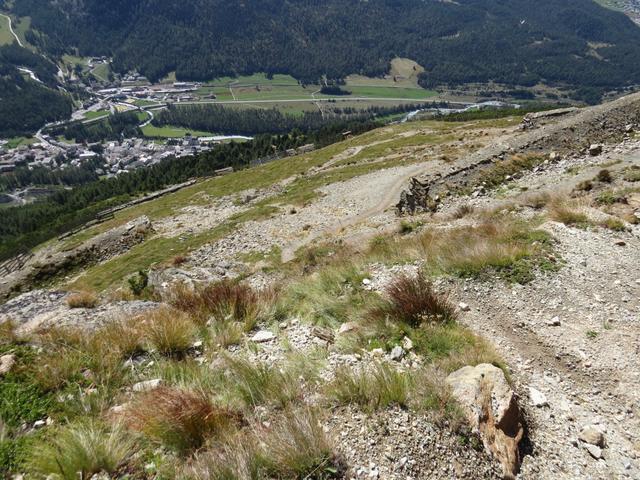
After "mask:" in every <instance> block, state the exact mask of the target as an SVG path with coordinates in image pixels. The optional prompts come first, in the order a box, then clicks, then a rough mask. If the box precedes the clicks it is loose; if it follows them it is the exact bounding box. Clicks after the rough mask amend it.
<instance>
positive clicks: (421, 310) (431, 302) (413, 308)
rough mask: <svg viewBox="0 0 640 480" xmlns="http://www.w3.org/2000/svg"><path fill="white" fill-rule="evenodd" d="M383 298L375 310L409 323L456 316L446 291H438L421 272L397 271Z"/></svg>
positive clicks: (419, 323)
mask: <svg viewBox="0 0 640 480" xmlns="http://www.w3.org/2000/svg"><path fill="white" fill-rule="evenodd" d="M386 297H387V298H386V301H385V302H384V304H383V305H381V306H380V307H378V308H377V309H376V310H375V311H374V314H376V316H379V317H390V318H392V319H394V320H397V321H401V322H404V323H406V324H408V325H410V326H412V327H418V326H420V325H422V324H423V323H425V322H436V323H443V324H444V323H449V322H453V321H455V320H456V317H457V314H456V309H455V306H454V305H453V304H452V303H451V302H450V301H449V298H448V296H447V295H444V294H440V293H437V292H436V291H435V290H434V288H433V284H432V283H431V282H430V281H429V279H428V278H427V276H426V274H425V273H424V272H419V273H418V274H417V275H416V276H415V277H410V276H408V275H400V276H399V277H397V278H396V279H395V280H394V281H393V282H391V284H390V285H389V286H388V287H387V288H386Z"/></svg>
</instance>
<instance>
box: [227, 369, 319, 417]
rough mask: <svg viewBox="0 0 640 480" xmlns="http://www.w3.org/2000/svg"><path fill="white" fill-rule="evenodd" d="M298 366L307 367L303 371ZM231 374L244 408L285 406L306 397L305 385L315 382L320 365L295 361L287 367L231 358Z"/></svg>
mask: <svg viewBox="0 0 640 480" xmlns="http://www.w3.org/2000/svg"><path fill="white" fill-rule="evenodd" d="M298 364H302V365H304V368H302V369H301V368H299V365H298ZM226 366H227V375H228V379H229V386H230V388H231V390H232V392H233V393H234V394H235V395H237V396H238V397H239V398H240V399H241V400H242V402H243V404H244V405H247V406H251V407H255V406H257V405H268V404H270V405H275V406H277V407H281V408H282V407H285V406H286V405H288V404H289V403H291V402H292V401H293V400H295V399H297V398H300V397H301V395H302V387H303V382H304V381H307V382H311V381H314V380H315V378H316V375H317V368H316V366H315V365H314V364H313V363H311V362H308V361H304V362H303V361H302V359H294V360H293V361H292V362H290V363H289V364H287V365H285V366H284V367H277V366H273V365H268V364H266V363H257V364H255V363H252V362H250V361H249V360H246V359H242V358H227V359H226Z"/></svg>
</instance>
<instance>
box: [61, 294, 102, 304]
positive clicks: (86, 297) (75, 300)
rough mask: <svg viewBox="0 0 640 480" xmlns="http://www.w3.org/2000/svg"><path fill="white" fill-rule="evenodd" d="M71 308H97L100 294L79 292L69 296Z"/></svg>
mask: <svg viewBox="0 0 640 480" xmlns="http://www.w3.org/2000/svg"><path fill="white" fill-rule="evenodd" d="M67 305H68V306H69V308H95V307H96V306H97V305H98V296H97V295H96V294H95V293H93V292H78V293H74V294H72V295H69V296H68V297H67Z"/></svg>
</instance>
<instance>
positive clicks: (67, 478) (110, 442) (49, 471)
mask: <svg viewBox="0 0 640 480" xmlns="http://www.w3.org/2000/svg"><path fill="white" fill-rule="evenodd" d="M134 453H135V446H134V443H133V441H132V440H131V438H130V437H129V436H128V435H127V434H126V433H125V432H124V430H122V429H121V428H120V427H118V426H116V427H114V428H113V429H111V430H109V429H107V428H106V427H105V426H103V425H100V424H99V423H97V422H87V423H80V424H72V425H69V426H66V427H62V428H59V429H57V430H56V432H55V435H51V436H49V437H47V439H46V441H44V442H41V443H38V444H37V445H36V446H35V447H34V448H33V451H32V455H31V457H30V458H29V459H28V461H27V466H28V468H29V470H30V471H31V472H33V473H35V474H37V475H42V476H45V477H48V476H50V475H51V476H53V477H54V478H61V479H64V480H77V479H78V478H91V477H92V475H94V474H96V473H101V472H106V473H108V474H113V473H115V472H116V471H117V470H118V469H119V468H121V467H122V466H124V465H125V464H126V463H127V461H128V460H129V459H130V458H131V456H132V455H133V454H134Z"/></svg>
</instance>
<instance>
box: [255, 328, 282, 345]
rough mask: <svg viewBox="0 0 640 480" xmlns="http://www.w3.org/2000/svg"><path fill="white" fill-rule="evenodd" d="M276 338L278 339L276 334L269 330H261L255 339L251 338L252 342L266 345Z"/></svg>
mask: <svg viewBox="0 0 640 480" xmlns="http://www.w3.org/2000/svg"><path fill="white" fill-rule="evenodd" d="M274 338H276V335H275V333H273V332H270V331H269V330H260V331H259V332H258V333H256V334H255V335H254V336H253V337H251V341H252V342H256V343H265V342H270V341H271V340H273V339H274Z"/></svg>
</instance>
